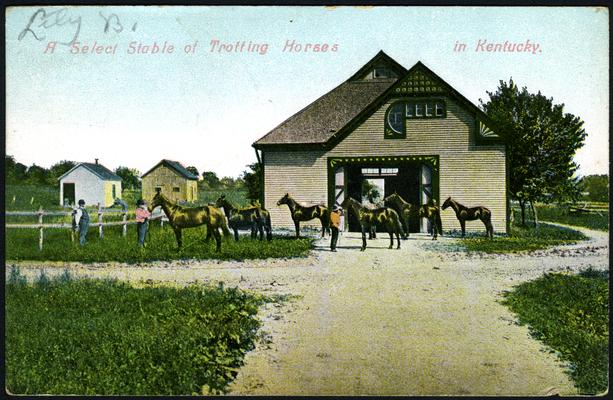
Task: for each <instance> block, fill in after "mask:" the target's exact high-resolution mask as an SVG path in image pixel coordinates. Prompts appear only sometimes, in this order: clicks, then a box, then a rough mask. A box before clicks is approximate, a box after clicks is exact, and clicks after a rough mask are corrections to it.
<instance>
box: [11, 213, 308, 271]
mask: <svg viewBox="0 0 613 400" xmlns="http://www.w3.org/2000/svg"><path fill="white" fill-rule="evenodd" d="M104 232H105V233H104V239H100V238H99V237H98V230H97V228H90V230H89V235H88V243H87V244H86V245H85V246H83V247H81V246H79V245H78V240H77V241H75V242H74V243H73V242H71V240H70V230H69V229H59V228H58V229H47V230H45V233H44V235H45V239H44V246H43V250H42V251H39V250H38V231H37V230H36V229H7V230H6V239H5V244H6V259H7V260H47V261H83V262H104V261H119V262H130V263H133V262H143V261H152V260H177V259H192V258H193V259H224V260H228V259H233V260H245V259H256V258H269V257H304V256H307V255H308V253H309V251H310V249H311V248H312V242H313V240H312V239H309V238H300V239H295V238H291V237H286V236H274V235H273V240H272V241H270V242H268V241H266V239H264V240H263V241H261V242H260V241H259V240H252V239H251V238H249V237H248V236H241V238H240V241H239V242H235V241H234V239H233V238H229V239H227V240H223V241H222V248H221V252H219V253H216V252H215V241H214V240H211V241H210V242H209V243H205V242H204V238H205V236H206V228H205V227H200V228H191V229H185V230H183V248H182V249H181V251H178V250H177V249H176V246H177V244H176V240H175V235H174V232H173V230H172V229H171V228H170V226H168V224H164V226H163V227H160V225H159V223H157V222H152V223H151V224H150V229H149V238H148V240H147V246H146V248H144V249H143V248H140V247H139V246H138V245H137V234H136V226H135V225H130V226H129V227H128V234H127V236H126V237H122V236H121V227H120V226H114V227H107V228H105V230H104Z"/></svg>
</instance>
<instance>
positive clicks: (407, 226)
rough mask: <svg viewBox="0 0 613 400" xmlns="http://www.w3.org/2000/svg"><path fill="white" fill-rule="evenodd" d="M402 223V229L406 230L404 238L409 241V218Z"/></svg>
mask: <svg viewBox="0 0 613 400" xmlns="http://www.w3.org/2000/svg"><path fill="white" fill-rule="evenodd" d="M402 222H404V226H403V227H402V228H403V229H404V231H403V232H402V238H403V239H408V238H409V236H410V235H411V234H410V233H409V217H408V216H407V217H405V218H404V219H403V221H402Z"/></svg>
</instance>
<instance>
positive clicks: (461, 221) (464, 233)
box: [460, 219, 466, 237]
mask: <svg viewBox="0 0 613 400" xmlns="http://www.w3.org/2000/svg"><path fill="white" fill-rule="evenodd" d="M460 226H461V227H462V237H464V235H466V221H465V220H463V219H461V220H460Z"/></svg>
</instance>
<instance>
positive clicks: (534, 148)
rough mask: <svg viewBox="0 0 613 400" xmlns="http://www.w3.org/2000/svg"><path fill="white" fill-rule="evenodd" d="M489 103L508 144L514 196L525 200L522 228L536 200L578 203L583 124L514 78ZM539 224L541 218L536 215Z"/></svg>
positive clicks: (486, 105)
mask: <svg viewBox="0 0 613 400" xmlns="http://www.w3.org/2000/svg"><path fill="white" fill-rule="evenodd" d="M487 94H488V95H489V97H490V98H489V100H488V101H487V102H484V101H483V100H480V102H481V107H482V109H483V110H484V111H485V113H487V115H488V117H489V118H490V119H491V120H492V122H493V124H494V126H493V127H492V128H494V129H495V130H496V132H497V133H498V134H500V135H501V137H502V139H503V140H504V142H505V144H506V151H507V156H508V160H509V168H510V171H509V172H510V174H509V177H510V179H509V192H510V193H509V195H510V196H511V198H513V199H516V200H518V201H519V205H520V207H521V215H522V224H525V207H526V205H527V204H528V203H529V204H530V206H531V208H532V209H533V211H536V210H535V208H534V202H535V201H543V202H547V203H548V202H551V201H553V200H565V199H570V200H573V199H576V198H578V196H579V195H580V188H579V180H578V178H577V177H576V176H575V173H576V171H577V168H578V165H577V164H576V163H575V162H574V161H573V156H574V155H575V152H576V151H577V150H578V149H579V148H581V147H582V146H583V141H584V139H585V136H586V133H585V130H584V129H583V128H582V126H583V121H581V119H580V118H579V117H576V116H574V115H572V114H568V113H564V112H563V111H564V104H553V99H552V98H547V97H545V96H544V95H542V94H541V92H540V91H539V92H538V93H537V94H533V93H530V92H528V90H527V88H526V87H524V88H522V89H521V91H520V90H519V89H518V87H517V85H515V83H514V82H513V80H512V79H511V80H510V81H509V83H508V84H507V83H506V82H503V81H500V86H499V87H498V89H497V91H496V92H495V93H492V92H487ZM534 219H535V224H536V223H537V217H536V213H535V218H534Z"/></svg>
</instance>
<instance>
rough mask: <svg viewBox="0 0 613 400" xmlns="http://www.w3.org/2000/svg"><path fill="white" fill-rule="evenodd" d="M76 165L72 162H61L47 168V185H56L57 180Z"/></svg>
mask: <svg viewBox="0 0 613 400" xmlns="http://www.w3.org/2000/svg"><path fill="white" fill-rule="evenodd" d="M75 165H77V163H75V162H74V161H68V160H63V161H60V162H58V163H55V164H53V165H52V166H51V168H49V176H48V177H47V183H48V184H49V185H52V186H54V185H57V184H58V178H59V177H60V176H62V175H64V174H65V173H66V172H68V171H70V170H71V169H72V168H73V167H74V166H75Z"/></svg>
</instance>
